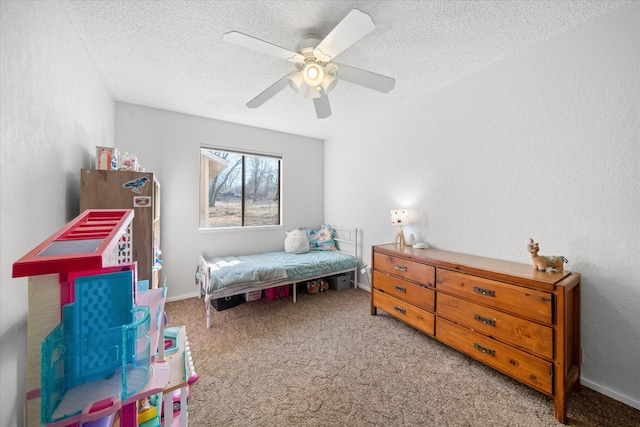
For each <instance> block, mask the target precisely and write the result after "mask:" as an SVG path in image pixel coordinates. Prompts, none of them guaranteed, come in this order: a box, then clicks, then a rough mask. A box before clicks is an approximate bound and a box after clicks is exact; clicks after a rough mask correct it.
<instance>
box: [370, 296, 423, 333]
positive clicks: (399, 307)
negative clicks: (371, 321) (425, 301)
mask: <svg viewBox="0 0 640 427" xmlns="http://www.w3.org/2000/svg"><path fill="white" fill-rule="evenodd" d="M371 297H372V298H373V305H374V306H376V307H378V308H379V309H381V310H384V311H386V312H387V313H389V314H391V315H392V316H394V317H396V318H398V319H400V320H402V321H404V322H406V323H408V324H409V325H411V326H413V327H414V328H417V329H420V330H421V331H423V332H426V333H427V334H429V335H433V334H434V323H435V316H434V315H433V314H432V313H429V312H427V311H424V310H421V309H419V308H418V307H415V306H413V305H411V304H409V303H407V302H404V301H401V300H399V299H397V298H394V297H392V296H389V295H387V294H385V293H383V292H380V291H378V290H376V289H374V290H373V291H372V293H371Z"/></svg>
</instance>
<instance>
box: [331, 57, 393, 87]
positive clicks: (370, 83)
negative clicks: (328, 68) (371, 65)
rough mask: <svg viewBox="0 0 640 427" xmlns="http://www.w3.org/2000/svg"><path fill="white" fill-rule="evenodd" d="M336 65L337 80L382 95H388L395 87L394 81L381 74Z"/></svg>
mask: <svg viewBox="0 0 640 427" xmlns="http://www.w3.org/2000/svg"><path fill="white" fill-rule="evenodd" d="M334 64H335V62H334ZM336 65H337V66H338V70H337V71H336V75H337V76H338V79H339V80H345V81H347V82H351V83H355V84H357V85H360V86H364V87H367V88H369V89H373V90H377V91H380V92H384V93H389V92H390V91H391V89H393V88H394V87H395V85H396V79H394V78H393V77H387V76H383V75H382V74H376V73H372V72H371V71H366V70H361V69H359V68H355V67H350V66H348V65H342V64H336Z"/></svg>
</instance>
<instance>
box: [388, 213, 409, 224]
mask: <svg viewBox="0 0 640 427" xmlns="http://www.w3.org/2000/svg"><path fill="white" fill-rule="evenodd" d="M391 224H392V225H395V226H397V227H402V226H403V225H409V212H408V211H406V210H405V209H395V210H392V211H391Z"/></svg>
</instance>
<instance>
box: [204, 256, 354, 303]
mask: <svg viewBox="0 0 640 427" xmlns="http://www.w3.org/2000/svg"><path fill="white" fill-rule="evenodd" d="M357 265H358V260H357V259H356V257H354V256H352V255H348V254H346V253H343V252H337V251H310V252H308V253H306V254H292V253H287V252H284V251H281V252H267V253H263V254H257V255H240V256H225V257H216V258H211V259H208V260H207V266H208V268H209V278H210V280H209V289H208V290H207V292H209V293H210V292H214V291H219V290H223V289H228V288H231V287H245V286H247V285H262V284H269V283H274V284H277V283H278V282H284V281H299V280H300V281H301V280H304V279H306V278H311V277H318V276H330V275H331V274H333V273H336V272H338V271H342V270H348V269H352V268H356V267H357Z"/></svg>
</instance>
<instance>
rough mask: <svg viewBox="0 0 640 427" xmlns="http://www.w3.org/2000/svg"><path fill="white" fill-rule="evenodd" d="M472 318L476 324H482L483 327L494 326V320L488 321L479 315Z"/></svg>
mask: <svg viewBox="0 0 640 427" xmlns="http://www.w3.org/2000/svg"><path fill="white" fill-rule="evenodd" d="M473 318H474V319H475V320H477V321H478V322H482V323H484V324H485V325H489V326H496V319H489V318H488V317H484V316H480V315H479V314H474V315H473Z"/></svg>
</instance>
